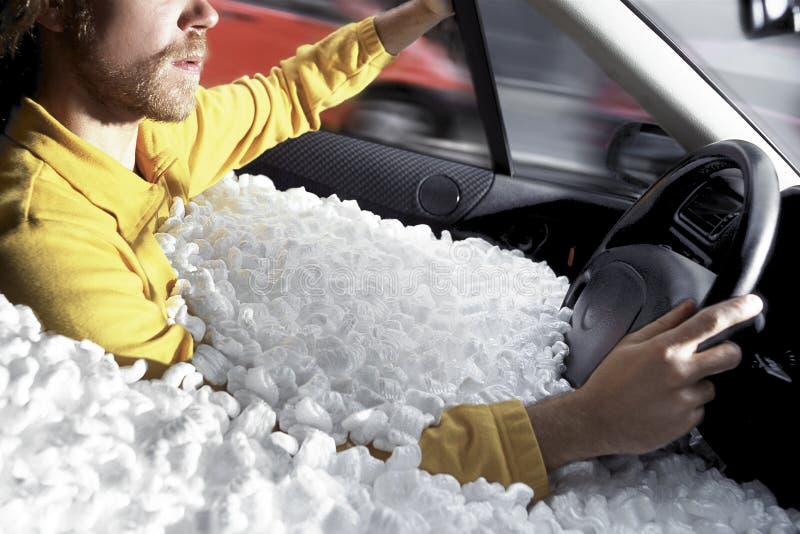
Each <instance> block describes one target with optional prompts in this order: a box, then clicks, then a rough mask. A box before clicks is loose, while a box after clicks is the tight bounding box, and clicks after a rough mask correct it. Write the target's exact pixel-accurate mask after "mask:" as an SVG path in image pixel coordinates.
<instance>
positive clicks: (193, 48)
mask: <svg viewBox="0 0 800 534" xmlns="http://www.w3.org/2000/svg"><path fill="white" fill-rule="evenodd" d="M158 56H159V59H160V60H164V59H166V60H171V61H180V60H183V59H187V58H190V57H198V58H202V60H203V61H205V60H206V59H207V58H208V40H207V39H206V36H205V35H197V34H194V35H192V36H190V37H189V38H188V39H187V40H186V41H184V42H181V43H172V44H169V45H167V47H166V48H164V50H162V51H161V52H160V53H159V54H158Z"/></svg>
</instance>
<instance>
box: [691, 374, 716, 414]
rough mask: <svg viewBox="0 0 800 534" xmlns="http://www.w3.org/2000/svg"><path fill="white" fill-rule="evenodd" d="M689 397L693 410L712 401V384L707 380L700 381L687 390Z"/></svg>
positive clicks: (713, 391)
mask: <svg viewBox="0 0 800 534" xmlns="http://www.w3.org/2000/svg"><path fill="white" fill-rule="evenodd" d="M687 394H688V395H689V397H691V401H692V404H694V407H695V408H700V407H702V406H703V405H705V404H708V403H709V402H711V401H712V400H714V396H715V395H716V390H715V388H714V384H712V383H711V382H710V381H708V380H701V381H700V382H698V383H697V384H695V385H694V386H691V387H690V389H689V390H688V393H687Z"/></svg>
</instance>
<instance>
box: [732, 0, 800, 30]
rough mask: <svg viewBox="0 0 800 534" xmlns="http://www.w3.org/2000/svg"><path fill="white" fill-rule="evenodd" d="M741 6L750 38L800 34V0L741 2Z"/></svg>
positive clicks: (749, 0)
mask: <svg viewBox="0 0 800 534" xmlns="http://www.w3.org/2000/svg"><path fill="white" fill-rule="evenodd" d="M741 6H742V25H743V26H744V31H745V32H746V33H747V35H748V36H749V37H767V36H769V35H777V34H781V33H797V32H800V0H741Z"/></svg>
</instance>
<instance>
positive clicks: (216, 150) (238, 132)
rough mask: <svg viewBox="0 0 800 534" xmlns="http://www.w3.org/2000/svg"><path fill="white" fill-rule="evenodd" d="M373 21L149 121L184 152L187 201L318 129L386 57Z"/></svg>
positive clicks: (374, 74)
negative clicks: (186, 113) (175, 117)
mask: <svg viewBox="0 0 800 534" xmlns="http://www.w3.org/2000/svg"><path fill="white" fill-rule="evenodd" d="M394 57H395V56H392V55H391V54H389V53H388V52H386V50H385V49H384V48H383V44H382V43H381V41H380V38H379V37H378V34H377V32H376V31H375V24H374V19H373V18H369V19H365V20H362V21H361V22H359V23H352V24H348V25H347V26H344V27H343V28H340V29H339V30H337V31H335V32H333V33H332V34H331V35H329V36H328V37H326V38H325V39H323V40H322V41H320V42H318V43H317V44H314V45H305V46H301V47H300V48H298V49H297V53H296V55H295V56H294V57H292V58H290V59H286V60H284V61H282V62H281V63H280V66H278V67H275V68H273V69H272V70H271V71H270V73H269V74H267V75H261V74H257V75H255V76H253V77H252V78H250V77H245V78H241V79H239V80H237V81H235V82H233V83H231V84H226V85H221V86H218V87H214V88H212V89H202V88H201V89H199V91H198V93H197V108H196V111H195V113H193V114H192V115H191V116H190V117H189V118H188V119H187V120H186V121H184V122H182V123H179V124H172V125H170V124H156V123H149V125H148V127H150V128H152V130H153V134H154V135H163V136H167V137H168V138H170V139H171V140H172V142H173V143H176V146H175V150H176V152H177V153H179V154H188V164H189V171H190V172H189V174H188V176H191V179H190V183H188V184H182V185H183V189H184V191H186V192H187V196H188V197H189V198H191V197H193V196H195V195H198V194H200V193H202V192H203V191H204V190H206V189H208V188H209V187H211V186H212V185H213V184H214V183H216V182H217V181H218V180H219V179H220V178H221V177H223V176H224V175H225V174H227V173H228V172H230V171H231V170H232V169H236V168H238V167H241V166H243V165H245V164H246V163H248V162H250V161H252V160H253V159H255V158H257V157H258V156H259V155H260V154H261V153H262V152H264V151H265V150H267V149H269V148H271V147H273V146H275V145H276V144H278V143H280V142H281V141H284V140H286V139H289V138H292V137H297V136H299V135H301V134H303V133H306V132H308V131H310V130H318V129H319V127H320V125H321V122H320V113H321V112H322V111H324V110H325V109H328V108H330V107H333V106H336V105H338V104H339V103H341V102H342V101H344V100H346V99H348V98H350V97H351V96H353V95H355V94H357V93H358V92H359V91H361V90H362V89H363V88H364V87H366V86H367V84H369V83H370V82H371V81H372V80H373V79H375V77H377V75H378V74H379V73H380V71H381V70H382V69H383V68H384V67H385V66H386V65H388V64H389V63H391V61H392V60H393V59H394Z"/></svg>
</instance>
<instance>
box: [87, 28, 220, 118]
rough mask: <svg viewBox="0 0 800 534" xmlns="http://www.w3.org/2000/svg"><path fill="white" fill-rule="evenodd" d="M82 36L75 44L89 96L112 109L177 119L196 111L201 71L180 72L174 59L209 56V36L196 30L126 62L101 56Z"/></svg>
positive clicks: (139, 115)
mask: <svg viewBox="0 0 800 534" xmlns="http://www.w3.org/2000/svg"><path fill="white" fill-rule="evenodd" d="M79 41H80V42H77V43H75V46H74V47H73V50H74V52H75V65H76V70H77V74H78V76H79V77H80V79H81V82H82V83H83V85H84V87H85V89H86V90H87V91H88V93H89V96H91V97H92V99H94V100H95V101H96V102H98V103H100V104H101V105H103V106H104V107H106V108H109V109H110V110H112V112H114V113H117V112H122V113H125V114H127V115H131V116H134V117H144V118H148V119H152V120H156V121H162V122H178V121H182V120H184V119H185V118H186V117H188V116H189V114H191V113H192V111H194V108H195V92H196V90H197V86H198V80H197V77H196V76H193V75H187V74H185V73H183V72H180V70H179V69H177V68H176V67H174V66H173V64H172V62H173V61H179V60H182V59H185V58H187V57H193V56H196V57H203V58H205V56H206V51H207V42H206V38H205V36H203V35H197V34H193V35H192V36H191V37H190V38H189V40H188V41H186V42H184V43H180V44H171V45H169V46H167V47H166V48H165V49H164V50H162V51H161V52H159V53H158V54H156V55H154V56H151V57H149V58H146V59H143V60H138V61H134V62H132V63H130V64H126V65H123V64H117V63H111V62H109V61H105V60H103V59H101V58H99V57H98V54H97V48H96V46H95V45H94V43H93V42H92V41H93V40H92V39H91V38H88V39H80V40H79Z"/></svg>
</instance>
